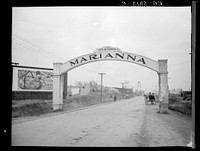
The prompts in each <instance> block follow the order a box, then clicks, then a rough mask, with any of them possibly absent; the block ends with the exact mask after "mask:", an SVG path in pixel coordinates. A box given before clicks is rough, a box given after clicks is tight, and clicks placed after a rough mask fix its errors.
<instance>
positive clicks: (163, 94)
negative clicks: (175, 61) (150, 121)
mask: <svg viewBox="0 0 200 151" xmlns="http://www.w3.org/2000/svg"><path fill="white" fill-rule="evenodd" d="M158 63H159V72H158V84H159V111H158V113H168V102H169V100H168V99H169V98H168V95H169V90H168V88H169V87H168V69H167V59H165V60H158Z"/></svg>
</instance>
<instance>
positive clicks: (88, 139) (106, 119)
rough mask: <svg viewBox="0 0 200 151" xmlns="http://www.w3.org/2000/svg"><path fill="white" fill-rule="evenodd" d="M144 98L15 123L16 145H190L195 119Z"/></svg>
mask: <svg viewBox="0 0 200 151" xmlns="http://www.w3.org/2000/svg"><path fill="white" fill-rule="evenodd" d="M157 111H158V105H145V102H144V99H143V97H141V96H139V97H135V98H131V99H129V100H121V101H116V102H111V103H108V104H101V105H98V106H95V107H91V108H87V109H84V110H79V111H74V112H67V113H64V114H58V115H56V116H50V117H45V118H40V119H37V120H33V121H29V122H25V123H18V124H16V123H15V124H12V146H133V147H140V146H145V147H150V146H186V145H187V144H188V143H189V142H190V139H191V138H190V136H191V127H192V126H191V118H189V117H187V116H185V115H182V114H181V113H176V112H173V111H170V114H158V113H156V112H157Z"/></svg>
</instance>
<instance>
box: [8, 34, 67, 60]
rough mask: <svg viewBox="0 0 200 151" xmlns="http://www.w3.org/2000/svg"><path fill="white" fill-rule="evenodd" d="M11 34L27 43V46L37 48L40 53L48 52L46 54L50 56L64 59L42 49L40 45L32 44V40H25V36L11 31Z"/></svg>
mask: <svg viewBox="0 0 200 151" xmlns="http://www.w3.org/2000/svg"><path fill="white" fill-rule="evenodd" d="M13 36H14V37H15V38H17V39H19V40H21V41H23V42H24V43H26V45H29V47H31V48H33V49H37V50H38V51H40V52H42V53H46V54H48V55H49V56H51V57H56V58H59V59H60V60H62V61H65V59H63V58H61V57H59V56H57V55H55V54H53V53H51V52H49V51H47V50H44V49H43V48H40V47H39V46H37V45H36V44H34V43H32V42H30V41H28V40H26V39H25V38H23V37H22V36H20V35H18V34H16V33H13ZM13 36H12V37H13Z"/></svg>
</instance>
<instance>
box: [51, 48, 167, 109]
mask: <svg viewBox="0 0 200 151" xmlns="http://www.w3.org/2000/svg"><path fill="white" fill-rule="evenodd" d="M107 60H110V61H125V62H130V63H135V64H138V65H141V66H144V67H146V68H149V69H151V70H153V71H155V72H157V73H158V85H159V102H160V105H159V112H161V113H165V112H167V109H168V77H167V75H168V71H167V59H165V60H158V61H155V60H153V59H150V58H148V57H145V56H142V55H137V54H134V53H129V52H122V51H121V50H120V49H119V48H116V47H103V48H99V49H97V50H96V51H94V52H93V53H89V54H86V55H82V56H79V57H76V58H74V59H71V60H69V61H66V62H65V63H53V69H54V76H53V109H54V110H58V109H61V108H62V105H63V94H64V96H66V93H67V77H68V71H70V70H72V69H74V68H77V67H79V66H81V65H84V64H87V63H92V62H97V61H107ZM63 91H64V93H63Z"/></svg>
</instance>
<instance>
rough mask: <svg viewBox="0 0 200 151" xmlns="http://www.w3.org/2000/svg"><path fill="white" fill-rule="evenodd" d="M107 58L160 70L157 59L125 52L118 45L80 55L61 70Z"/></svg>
mask: <svg viewBox="0 0 200 151" xmlns="http://www.w3.org/2000/svg"><path fill="white" fill-rule="evenodd" d="M106 60H113V61H114V60H115V61H125V62H131V63H136V64H139V65H142V66H146V67H148V68H150V69H152V70H154V71H158V63H157V61H155V60H152V59H150V58H147V57H144V56H141V55H136V54H133V53H129V52H123V51H121V50H120V49H119V48H117V47H110V46H106V47H102V48H98V49H96V50H95V51H94V52H93V53H90V54H86V55H83V56H79V57H77V58H74V59H72V60H69V61H67V62H65V63H63V64H62V67H61V70H60V72H61V74H62V73H63V72H66V71H69V70H71V69H73V68H76V67H78V66H80V65H83V64H87V63H90V62H96V61H106Z"/></svg>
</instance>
